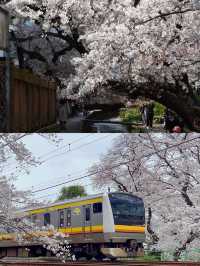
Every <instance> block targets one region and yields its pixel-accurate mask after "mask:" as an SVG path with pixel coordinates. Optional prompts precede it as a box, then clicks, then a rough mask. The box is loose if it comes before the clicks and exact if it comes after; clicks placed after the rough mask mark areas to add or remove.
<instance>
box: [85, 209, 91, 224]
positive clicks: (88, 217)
mask: <svg viewBox="0 0 200 266" xmlns="http://www.w3.org/2000/svg"><path fill="white" fill-rule="evenodd" d="M85 220H86V221H90V207H88V208H86V209H85Z"/></svg>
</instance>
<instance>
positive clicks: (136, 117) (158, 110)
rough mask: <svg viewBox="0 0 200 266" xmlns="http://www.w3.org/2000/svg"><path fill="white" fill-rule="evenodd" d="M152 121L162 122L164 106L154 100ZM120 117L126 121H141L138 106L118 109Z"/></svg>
mask: <svg viewBox="0 0 200 266" xmlns="http://www.w3.org/2000/svg"><path fill="white" fill-rule="evenodd" d="M154 105H155V106H154V122H155V123H162V118H163V116H164V113H165V107H164V106H163V105H162V104H160V103H158V102H154ZM120 118H121V119H122V121H123V122H128V123H139V122H141V121H142V114H141V113H140V110H139V106H136V107H132V108H124V109H121V111H120Z"/></svg>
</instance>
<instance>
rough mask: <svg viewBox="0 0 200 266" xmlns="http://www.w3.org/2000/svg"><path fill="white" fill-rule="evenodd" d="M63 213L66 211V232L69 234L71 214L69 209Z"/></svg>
mask: <svg viewBox="0 0 200 266" xmlns="http://www.w3.org/2000/svg"><path fill="white" fill-rule="evenodd" d="M65 211H66V227H67V232H68V233H71V230H72V213H71V209H65Z"/></svg>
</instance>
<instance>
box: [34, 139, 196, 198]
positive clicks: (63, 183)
mask: <svg viewBox="0 0 200 266" xmlns="http://www.w3.org/2000/svg"><path fill="white" fill-rule="evenodd" d="M196 139H200V136H198V137H195V138H192V139H188V140H184V141H181V142H179V143H176V144H173V145H170V146H168V147H165V148H162V149H160V150H156V151H153V152H150V153H148V154H145V155H142V156H141V157H140V158H138V159H139V160H140V159H143V158H146V157H151V156H153V155H155V154H157V153H159V152H163V151H166V150H169V149H172V148H175V147H178V146H180V145H182V144H186V143H189V142H191V141H193V140H196ZM133 160H134V159H132V160H128V161H125V162H122V163H118V164H116V165H114V166H112V167H110V168H107V169H105V170H100V171H95V172H93V173H88V174H86V175H83V176H80V177H77V178H74V179H71V180H68V181H66V182H62V183H58V184H56V185H52V186H48V187H46V188H42V189H38V190H35V191H32V193H38V192H41V191H45V190H49V189H51V188H55V187H58V186H62V185H65V184H68V183H71V182H74V181H77V180H81V179H84V178H87V177H90V176H93V175H95V174H99V173H103V172H106V171H108V170H112V169H114V168H117V167H120V166H121V165H124V164H128V163H130V162H132V161H133Z"/></svg>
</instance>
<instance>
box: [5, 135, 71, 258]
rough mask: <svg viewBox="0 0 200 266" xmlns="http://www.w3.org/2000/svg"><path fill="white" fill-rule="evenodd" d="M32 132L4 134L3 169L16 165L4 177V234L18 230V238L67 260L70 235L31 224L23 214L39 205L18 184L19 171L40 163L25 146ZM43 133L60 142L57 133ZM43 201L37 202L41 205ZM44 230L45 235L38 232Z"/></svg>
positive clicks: (29, 192)
mask: <svg viewBox="0 0 200 266" xmlns="http://www.w3.org/2000/svg"><path fill="white" fill-rule="evenodd" d="M28 135H30V134H3V133H1V134H0V170H1V172H2V173H4V172H5V171H6V170H7V169H8V168H10V167H11V166H13V165H14V166H15V167H14V168H13V171H11V172H10V173H9V174H7V175H4V176H0V233H1V234H9V233H15V237H16V239H17V241H18V242H19V243H20V242H21V241H23V244H25V243H27V246H30V245H31V243H32V242H34V241H35V242H38V243H40V245H43V246H44V247H45V248H46V249H48V250H50V251H51V252H53V253H55V255H56V256H58V257H59V258H61V259H62V260H63V259H65V258H66V257H67V256H70V252H69V246H68V241H67V238H66V236H64V235H63V234H61V233H58V232H57V230H56V228H53V227H52V226H50V227H43V228H41V227H38V226H37V225H36V224H33V223H31V222H30V221H29V219H27V217H26V216H24V215H23V213H24V212H23V210H24V209H26V208H27V207H28V208H31V206H35V204H36V202H35V200H33V199H32V198H31V191H20V190H18V189H17V188H16V187H15V181H16V176H17V175H18V173H20V172H24V171H26V172H28V170H29V167H31V166H35V167H36V166H37V165H39V164H40V161H39V160H38V159H37V158H35V156H34V155H33V154H32V153H31V151H30V150H29V149H28V148H27V147H26V145H25V142H24V139H25V138H26V137H27V136H28ZM41 136H42V137H44V138H45V139H47V140H48V141H50V140H51V141H54V142H56V143H57V141H59V138H58V137H57V136H56V135H54V134H46V135H41ZM32 137H34V135H33V136H32ZM42 204H43V203H42V202H38V201H37V206H39V205H42ZM22 208H23V209H22ZM40 231H42V232H41V234H40V233H38V232H40ZM44 231H46V234H44ZM1 234H0V236H1Z"/></svg>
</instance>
